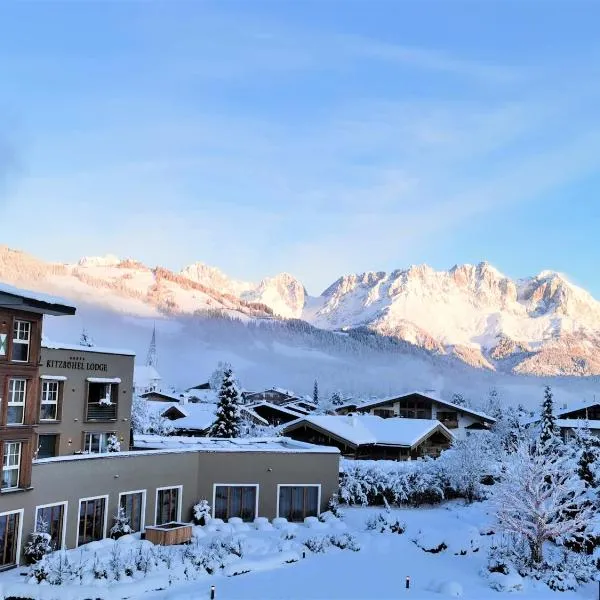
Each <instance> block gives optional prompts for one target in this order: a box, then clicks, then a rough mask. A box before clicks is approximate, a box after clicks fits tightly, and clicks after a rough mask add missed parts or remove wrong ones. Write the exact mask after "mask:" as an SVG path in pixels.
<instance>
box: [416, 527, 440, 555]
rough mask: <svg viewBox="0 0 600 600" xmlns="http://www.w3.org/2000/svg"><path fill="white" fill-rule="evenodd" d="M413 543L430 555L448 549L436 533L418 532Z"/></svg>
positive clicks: (431, 531)
mask: <svg viewBox="0 0 600 600" xmlns="http://www.w3.org/2000/svg"><path fill="white" fill-rule="evenodd" d="M413 542H414V543H415V544H416V545H417V546H418V547H419V548H421V550H423V552H430V553H431V554H438V553H439V552H442V551H444V550H446V549H447V548H448V545H447V544H446V541H445V539H444V537H443V536H441V535H440V533H439V532H438V531H433V530H428V531H420V532H419V534H418V535H417V537H416V538H415V539H414V540H413Z"/></svg>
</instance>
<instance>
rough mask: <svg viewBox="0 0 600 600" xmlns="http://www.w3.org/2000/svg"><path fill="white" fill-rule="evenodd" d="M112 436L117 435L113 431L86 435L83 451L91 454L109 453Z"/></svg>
mask: <svg viewBox="0 0 600 600" xmlns="http://www.w3.org/2000/svg"><path fill="white" fill-rule="evenodd" d="M111 435H115V434H114V432H113V431H110V432H104V433H92V432H88V433H86V434H85V438H84V442H83V451H84V452H88V453H90V454H102V453H103V452H108V438H109V437H110V436H111Z"/></svg>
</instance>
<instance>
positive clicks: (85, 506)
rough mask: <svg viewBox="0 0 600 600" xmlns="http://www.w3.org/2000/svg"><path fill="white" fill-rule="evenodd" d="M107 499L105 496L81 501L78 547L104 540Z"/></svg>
mask: <svg viewBox="0 0 600 600" xmlns="http://www.w3.org/2000/svg"><path fill="white" fill-rule="evenodd" d="M107 498H108V497H107V496H103V497H101V498H86V499H84V500H80V501H79V532H78V535H77V545H78V546H81V545H82V544H88V543H89V542H95V541H97V540H101V539H103V538H104V531H105V529H106V525H105V520H106V500H107Z"/></svg>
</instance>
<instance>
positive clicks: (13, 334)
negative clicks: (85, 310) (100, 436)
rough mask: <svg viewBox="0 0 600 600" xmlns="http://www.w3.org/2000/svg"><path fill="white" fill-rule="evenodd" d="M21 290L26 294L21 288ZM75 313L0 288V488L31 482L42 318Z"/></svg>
mask: <svg viewBox="0 0 600 600" xmlns="http://www.w3.org/2000/svg"><path fill="white" fill-rule="evenodd" d="M23 294H26V293H25V292H23ZM45 313H47V314H54V315H60V314H75V309H74V308H73V307H70V306H64V305H60V304H54V303H52V302H49V301H45V300H41V299H39V298H37V297H36V295H31V296H27V295H21V294H20V293H19V291H18V290H14V289H12V288H11V289H10V290H9V291H7V290H6V289H3V288H0V468H1V469H2V473H1V475H2V477H1V481H2V486H1V487H0V491H1V492H2V493H5V492H8V491H10V492H15V491H20V490H21V491H23V490H28V489H30V488H31V468H32V461H33V459H34V456H35V452H36V449H37V448H36V443H37V442H36V441H37V432H36V425H37V424H38V422H39V416H40V384H39V365H40V356H41V342H42V320H43V315H44V314H45Z"/></svg>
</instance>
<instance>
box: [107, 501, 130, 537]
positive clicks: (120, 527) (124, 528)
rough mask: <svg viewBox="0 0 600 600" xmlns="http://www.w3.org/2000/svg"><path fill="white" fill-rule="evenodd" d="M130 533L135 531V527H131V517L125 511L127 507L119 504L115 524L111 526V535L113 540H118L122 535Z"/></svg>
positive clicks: (114, 519) (114, 518)
mask: <svg viewBox="0 0 600 600" xmlns="http://www.w3.org/2000/svg"><path fill="white" fill-rule="evenodd" d="M130 533H133V529H132V528H131V525H130V522H129V517H128V516H127V514H126V513H125V509H124V508H123V507H122V506H119V509H118V510H117V514H116V515H115V516H114V517H113V526H112V527H111V528H110V537H111V538H112V539H113V540H118V539H119V538H120V537H123V536H124V535H129V534H130Z"/></svg>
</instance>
